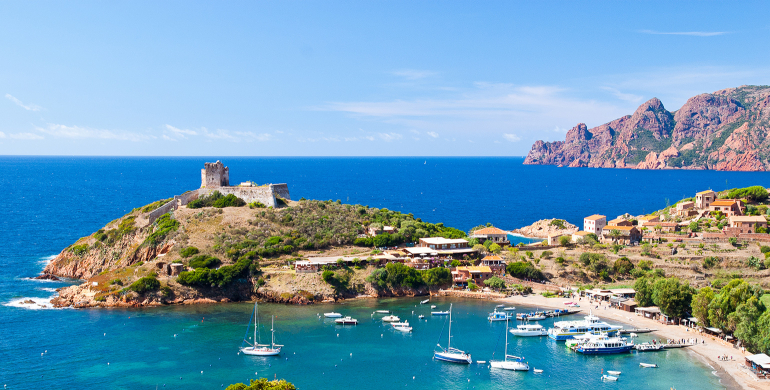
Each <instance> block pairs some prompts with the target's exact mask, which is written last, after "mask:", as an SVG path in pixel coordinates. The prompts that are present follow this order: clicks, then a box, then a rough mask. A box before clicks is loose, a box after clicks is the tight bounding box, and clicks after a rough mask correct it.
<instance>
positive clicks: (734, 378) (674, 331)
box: [499, 294, 770, 390]
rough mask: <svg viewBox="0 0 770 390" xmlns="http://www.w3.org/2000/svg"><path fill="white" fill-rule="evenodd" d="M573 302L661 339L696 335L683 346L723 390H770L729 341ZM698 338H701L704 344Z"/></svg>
mask: <svg viewBox="0 0 770 390" xmlns="http://www.w3.org/2000/svg"><path fill="white" fill-rule="evenodd" d="M499 300H501V301H503V302H506V303H510V304H514V305H527V306H535V307H540V308H552V309H564V308H565V307H566V306H564V303H565V302H572V301H576V300H574V299H567V298H546V297H543V296H541V295H535V294H531V295H528V296H521V295H517V296H513V297H508V298H504V299H499ZM576 302H578V303H579V304H580V306H581V307H580V308H579V309H580V310H581V312H583V313H586V314H588V311H589V310H593V314H595V315H597V316H599V317H601V318H603V319H607V320H612V321H617V322H622V323H624V324H628V325H631V327H634V328H650V329H657V331H655V332H654V333H653V334H655V335H656V336H658V338H660V339H663V340H665V339H674V340H678V339H690V338H697V339H698V341H699V344H697V345H694V346H690V347H686V350H687V351H689V352H690V353H693V354H695V355H696V356H697V357H698V358H699V359H700V360H701V361H703V362H704V363H706V364H708V365H709V366H710V367H712V368H713V369H714V371H715V372H716V374H717V375H718V376H719V378H720V382H721V383H722V384H723V385H724V386H725V388H727V389H757V390H760V389H764V390H767V389H770V380H760V379H757V377H756V376H755V375H754V374H752V373H751V372H750V371H749V370H748V369H746V368H744V366H745V364H744V361H745V359H744V356H747V355H750V354H749V353H748V352H747V353H745V354H744V353H742V352H741V350H740V349H737V348H733V346H732V344H730V343H727V342H725V341H722V340H720V339H717V338H714V337H711V336H709V335H705V334H701V333H698V332H697V331H695V330H694V329H689V328H686V327H684V326H678V325H665V324H661V323H659V322H657V321H654V320H651V319H647V318H644V317H641V316H638V315H636V314H634V313H629V312H626V311H622V310H618V309H613V308H610V307H609V306H606V305H600V306H599V308H598V309H597V308H596V306H597V305H598V304H597V303H593V304H589V302H588V301H587V300H586V299H585V298H583V299H582V300H581V301H576ZM579 316H580V314H577V315H576V316H575V317H576V319H578V318H577V317H579ZM702 340H705V344H704V343H703V342H702ZM719 356H728V358H731V360H727V361H722V360H719Z"/></svg>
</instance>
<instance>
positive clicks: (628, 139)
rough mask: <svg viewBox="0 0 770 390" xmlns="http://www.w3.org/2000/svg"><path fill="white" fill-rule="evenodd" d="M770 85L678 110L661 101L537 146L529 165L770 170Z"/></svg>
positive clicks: (697, 100)
mask: <svg viewBox="0 0 770 390" xmlns="http://www.w3.org/2000/svg"><path fill="white" fill-rule="evenodd" d="M769 121H770V86H741V87H738V88H729V89H724V90H721V91H717V92H714V93H704V94H701V95H697V96H694V97H692V98H690V99H689V100H687V102H686V103H685V104H684V105H683V106H682V107H681V108H680V109H679V110H676V111H674V112H670V111H668V110H666V108H665V107H664V106H663V103H662V102H661V101H660V100H658V99H657V98H653V99H650V100H649V101H647V102H645V103H644V104H642V105H641V106H640V107H639V108H638V109H637V110H636V112H634V113H633V115H627V116H624V117H622V118H619V119H616V120H614V121H612V122H609V123H605V124H603V125H601V126H597V127H594V128H590V129H589V128H588V127H587V126H586V125H585V124H584V123H580V124H578V125H577V126H575V127H573V128H572V129H570V130H569V131H568V132H567V136H566V139H565V140H564V141H556V142H544V141H537V142H535V144H534V145H532V149H531V150H530V152H529V154H527V158H526V159H525V160H524V164H540V165H558V166H565V167H596V168H635V169H711V170H719V171H766V170H768V169H770V153H769V152H770V138H768V137H767V134H768V131H770V124H769V123H770V122H769Z"/></svg>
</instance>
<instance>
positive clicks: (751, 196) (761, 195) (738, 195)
mask: <svg viewBox="0 0 770 390" xmlns="http://www.w3.org/2000/svg"><path fill="white" fill-rule="evenodd" d="M767 197H768V193H767V190H766V189H765V187H763V186H752V187H746V188H733V189H731V190H729V191H727V194H725V195H724V196H722V198H725V199H746V200H748V201H751V202H763V201H765V200H767Z"/></svg>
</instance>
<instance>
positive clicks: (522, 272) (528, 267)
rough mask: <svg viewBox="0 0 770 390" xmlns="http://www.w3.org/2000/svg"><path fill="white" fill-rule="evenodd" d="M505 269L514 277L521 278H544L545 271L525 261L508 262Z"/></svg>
mask: <svg viewBox="0 0 770 390" xmlns="http://www.w3.org/2000/svg"><path fill="white" fill-rule="evenodd" d="M505 270H506V271H507V272H508V273H509V274H510V275H511V276H513V277H516V278H520V279H534V280H543V279H545V277H544V276H543V272H542V271H540V270H539V269H537V268H535V267H534V266H533V265H532V264H530V263H528V262H525V261H517V262H512V263H508V265H507V266H506V267H505Z"/></svg>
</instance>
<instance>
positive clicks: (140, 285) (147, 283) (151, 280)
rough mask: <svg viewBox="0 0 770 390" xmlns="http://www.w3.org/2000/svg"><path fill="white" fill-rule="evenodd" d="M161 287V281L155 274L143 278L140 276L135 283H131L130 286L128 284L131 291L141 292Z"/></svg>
mask: <svg viewBox="0 0 770 390" xmlns="http://www.w3.org/2000/svg"><path fill="white" fill-rule="evenodd" d="M159 287H160V282H159V281H158V279H155V277H154V276H145V277H143V278H140V279H139V280H137V281H136V282H134V283H131V285H130V286H128V289H129V290H131V291H136V292H137V293H139V294H143V293H145V292H148V291H155V290H157V289H158V288H159Z"/></svg>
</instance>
